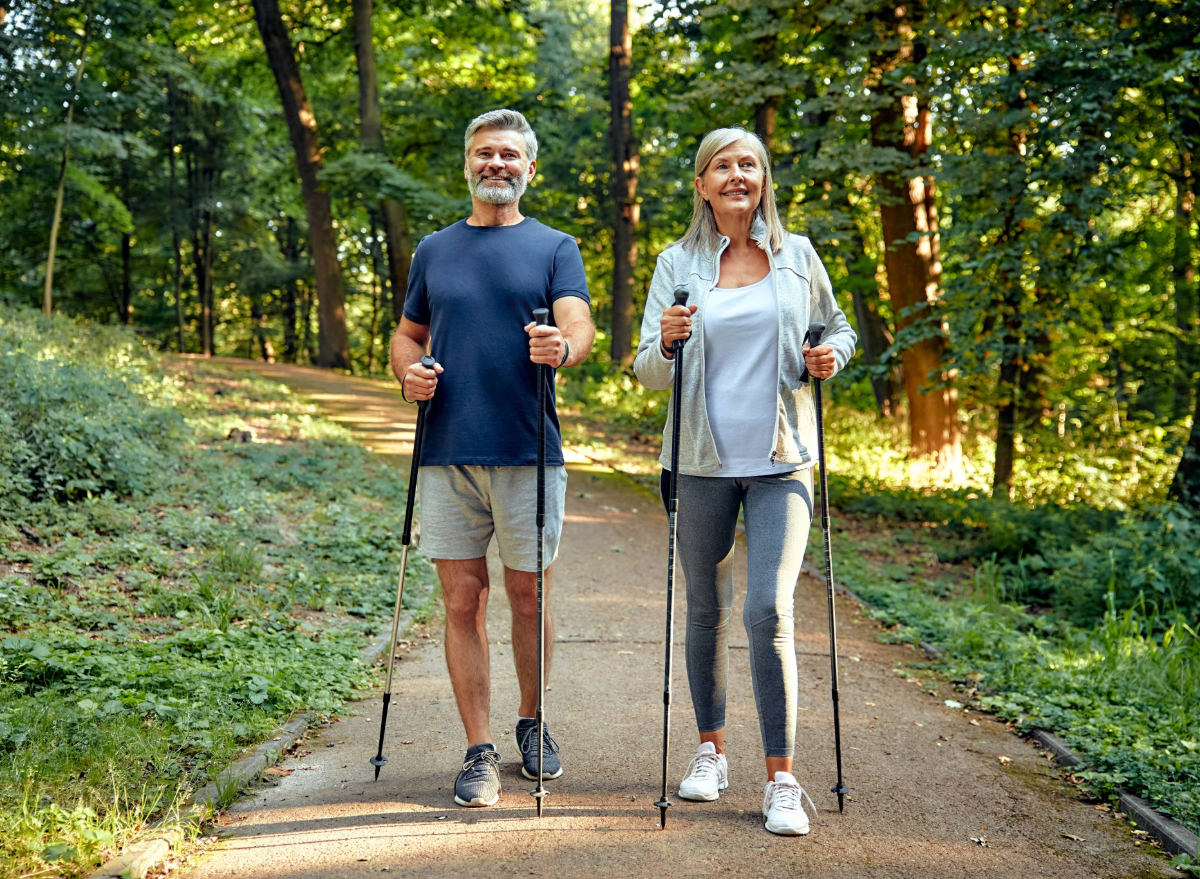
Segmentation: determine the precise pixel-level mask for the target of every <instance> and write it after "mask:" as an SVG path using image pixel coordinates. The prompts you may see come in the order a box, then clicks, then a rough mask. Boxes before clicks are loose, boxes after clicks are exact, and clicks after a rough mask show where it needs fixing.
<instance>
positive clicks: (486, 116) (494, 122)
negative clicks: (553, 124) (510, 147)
mask: <svg viewBox="0 0 1200 879" xmlns="http://www.w3.org/2000/svg"><path fill="white" fill-rule="evenodd" d="M485 128H497V129H499V130H501V131H517V132H520V133H521V134H522V135H524V137H525V157H526V158H527V159H529V161H531V162H533V161H536V160H537V135H536V134H534V133H533V127H532V126H531V125H530V124H529V120H528V119H526V118H525V117H524V116H522V115H521V114H520V113H519V112H517V111H516V110H489V111H488V112H486V113H481V114H480V115H478V116H476V117H475V118H474V119H472V120H471V124H470V125H468V126H467V133H466V136H464V137H463V154H464V155H465V156H466V157H467V158H470V153H471V141H472V140H474V139H475V133H476V132H477V131H482V130H484V129H485Z"/></svg>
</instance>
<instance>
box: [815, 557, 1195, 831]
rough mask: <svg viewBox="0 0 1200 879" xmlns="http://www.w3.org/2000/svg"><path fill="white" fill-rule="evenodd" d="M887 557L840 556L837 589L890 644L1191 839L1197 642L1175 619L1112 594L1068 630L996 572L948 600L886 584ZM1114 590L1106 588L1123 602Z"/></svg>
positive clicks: (936, 587) (931, 587)
mask: <svg viewBox="0 0 1200 879" xmlns="http://www.w3.org/2000/svg"><path fill="white" fill-rule="evenodd" d="M878 548H879V549H885V546H879V547H878ZM885 557H886V552H885V553H884V554H883V555H882V556H878V557H872V556H870V555H864V554H859V555H855V554H848V555H846V556H844V557H842V560H841V561H840V562H839V568H838V579H839V582H841V583H843V584H844V585H846V586H847V587H849V588H851V589H853V590H854V591H855V592H856V593H858V594H859V595H861V596H862V597H863V598H864V599H866V600H867V601H870V602H871V603H872V604H873V605H874V606H875V608H876V610H874V611H873V615H874V616H875V617H876V618H877V619H879V620H880V621H881V622H882V623H884V624H885V625H889V626H893V627H895V628H893V630H892V632H891V637H892V638H896V639H902V640H907V641H912V642H914V643H915V642H916V641H930V642H932V643H935V644H938V645H939V646H941V647H942V648H944V649H945V651H946V658H945V660H944V661H945V664H946V667H945V669H944V670H945V672H946V674H947V676H949V677H950V678H951V679H953V680H957V681H966V682H968V683H969V687H968V690H967V698H968V699H969V700H971V701H974V702H975V703H976V704H977V705H978V706H979V707H981V708H983V709H985V710H989V711H992V712H994V713H996V714H997V715H999V716H1000V717H1002V718H1004V719H1006V720H1012V721H1014V722H1016V723H1017V724H1019V725H1020V726H1021V728H1022V729H1032V728H1035V727H1040V728H1044V729H1049V730H1052V731H1054V732H1057V733H1059V734H1060V735H1062V736H1063V737H1064V738H1065V739H1066V740H1067V741H1068V742H1069V744H1070V745H1071V747H1072V748H1073V749H1074V750H1075V751H1076V752H1077V753H1079V754H1080V755H1081V756H1082V757H1083V759H1084V760H1085V762H1086V763H1087V764H1088V765H1089V766H1090V767H1091V769H1090V770H1088V771H1087V772H1083V773H1079V774H1080V775H1081V776H1082V777H1083V778H1085V779H1086V780H1087V783H1088V784H1089V786H1091V787H1092V789H1093V790H1094V791H1096V792H1097V793H1099V794H1101V795H1108V794H1109V793H1110V792H1111V791H1112V790H1113V788H1114V787H1115V786H1117V785H1121V786H1124V787H1128V788H1131V789H1133V790H1134V791H1136V792H1137V793H1139V794H1140V795H1141V796H1143V797H1145V798H1147V799H1148V800H1149V801H1150V802H1151V803H1153V804H1154V805H1155V807H1156V808H1159V809H1161V810H1163V811H1165V812H1166V813H1168V814H1170V815H1172V816H1173V817H1174V818H1175V819H1176V820H1178V821H1180V822H1181V823H1183V824H1185V825H1186V826H1189V827H1191V828H1192V829H1193V830H1195V829H1200V796H1198V795H1197V792H1198V791H1200V637H1197V633H1196V629H1195V628H1194V627H1192V626H1190V625H1189V624H1188V623H1187V622H1186V621H1185V620H1184V618H1182V617H1164V616H1157V615H1155V614H1154V612H1153V610H1152V609H1148V606H1147V605H1146V604H1145V603H1140V604H1138V605H1137V606H1135V607H1132V608H1129V609H1128V610H1126V611H1124V612H1119V611H1118V610H1117V608H1116V603H1115V596H1114V594H1113V593H1112V592H1110V593H1109V594H1108V596H1107V604H1108V612H1107V614H1106V615H1105V617H1104V619H1103V621H1102V622H1101V623H1100V624H1099V625H1098V626H1096V627H1094V628H1090V629H1087V628H1077V627H1074V626H1071V625H1069V624H1067V623H1059V622H1055V621H1054V620H1053V619H1050V618H1047V617H1045V616H1034V615H1030V614H1028V613H1027V612H1025V610H1024V609H1023V608H1022V607H1021V606H1020V605H1019V604H1015V603H1012V602H1011V600H1010V596H1011V593H1012V588H1013V587H1012V586H1011V584H1007V583H1006V582H1005V578H1004V577H1003V575H1001V574H1000V572H999V569H998V566H995V565H991V566H990V568H989V566H985V567H984V568H983V569H982V571H981V573H980V574H979V575H977V577H976V579H975V582H974V586H973V588H972V589H971V591H970V593H969V594H966V595H960V596H958V597H954V596H951V595H949V594H948V593H947V592H946V591H945V589H944V588H942V587H941V586H940V584H938V583H936V582H930V581H928V580H924V579H922V578H920V577H913V576H911V575H910V573H909V572H905V574H904V575H903V577H902V579H899V580H897V579H894V578H893V577H892V576H889V575H888V572H887V567H886V564H885V563H884V562H882V561H881V560H876V559H877V558H885ZM1122 580H1123V578H1120V577H1118V578H1115V579H1114V580H1113V581H1112V582H1113V586H1114V588H1115V589H1124V590H1126V591H1129V587H1128V586H1127V585H1125V584H1124V583H1123V582H1122Z"/></svg>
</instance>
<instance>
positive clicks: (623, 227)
mask: <svg viewBox="0 0 1200 879" xmlns="http://www.w3.org/2000/svg"><path fill="white" fill-rule="evenodd" d="M632 55H633V38H632V35H631V34H630V31H629V2H628V0H612V8H611V19H610V27H609V53H608V96H609V111H610V121H609V140H610V142H611V144H612V156H613V178H612V199H613V288H612V347H611V349H610V355H611V357H612V362H613V363H616V364H620V365H621V366H623V367H625V366H630V365H632V363H633V272H634V268H635V267H636V265H637V257H638V242H637V229H638V221H639V219H640V213H641V207H640V206H639V205H638V201H637V186H638V172H639V171H640V169H641V151H640V150H639V148H638V143H637V141H636V140H634V136H633V101H632V100H630V97H629V63H630V60H631V58H632Z"/></svg>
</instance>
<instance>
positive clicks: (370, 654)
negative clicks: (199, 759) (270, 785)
mask: <svg viewBox="0 0 1200 879" xmlns="http://www.w3.org/2000/svg"><path fill="white" fill-rule="evenodd" d="M412 624H413V616H412V614H411V613H405V614H402V615H401V617H400V631H402V632H404V631H407V630H408V628H410V627H411V626H412ZM391 637H392V635H391V630H390V629H389V630H387V631H386V632H385V633H384V634H382V635H380V636H378V637H376V638H375V640H374V641H372V642H371V643H370V644H368V645H367V646H366V647H364V648H363V651H362V662H363V663H364V664H365V665H366V666H368V667H370V666H372V665H374V664H375V663H376V662H377V661H378V660H379V658H380V657H381V656H383V655H385V654H386V653H387V646H388V642H389V641H391ZM308 720H309V714H308V712H307V711H305V712H304V713H303V714H298V715H297V716H296V717H294V718H293V719H292V720H290V721H288V722H287V723H286V724H284V725H283V727H281V728H280V729H279V731H278V732H277V733H276V734H275V735H274V736H273V737H272V738H270V739H268V740H267V741H265V742H262V743H261V744H259V745H256V746H255V747H254V748H253V749H252V750H251V751H250V752H249V753H248V754H246V755H245V756H243V757H240V758H238V759H237V760H235V761H234V762H233V763H231V764H229V766H227V767H226V768H225V769H224V770H223V771H222V772H221V773H220V774H219V775H218V776H217V780H216V781H215V782H209V783H208V784H206V785H205V786H204V787H202V788H200V790H198V791H196V792H195V793H194V794H192V796H191V797H190V798H189V799H188V800H187V802H186V803H185V804H184V811H183V813H182V815H181V816H180V818H181V819H182V820H186V819H188V818H192V817H196V818H199V817H202V816H204V815H205V814H207V813H209V812H215V811H217V809H218V798H219V790H220V788H221V787H228V786H230V785H235V786H236V789H237V790H238V791H240V790H241V789H242V788H243V787H244V786H245V785H246V784H247V783H248V782H250V781H252V780H253V779H255V778H256V777H258V775H259V774H260V773H261V772H262V771H263V770H264V769H267V768H268V767H271V766H274V765H275V764H276V763H277V762H279V758H280V757H281V756H282V755H283V754H284V753H285V752H286V751H287V750H288V748H290V747H291V746H292V745H294V744H295V743H296V740H297V739H299V738H301V737H302V736H303V735H304V732H305V730H306V729H307V728H308ZM155 829H158V830H161V829H162V828H161V826H159V827H156V828H155ZM171 844H172V837H171V836H170V835H167V834H165V833H164V835H162V836H155V837H152V838H150V839H143V840H139V841H138V842H135V843H133V844H132V845H130V846H129V847H128V848H126V849H125V850H124V851H122V852H121V853H120V854H118V855H117V856H116V857H114V858H112V859H111V860H109V861H106V862H105V863H104V864H102V865H101V866H100V867H99V868H98V869H96V870H95V871H93V872H92V873H90V874H89V876H88V879H117V877H121V879H123V877H125V876H129V877H130V879H145V877H146V874H147V873H149V872H150V871H151V870H153V869H154V868H155V867H157V866H158V865H159V864H160V863H162V862H163V861H164V860H166V858H167V855H169V854H170V853H171Z"/></svg>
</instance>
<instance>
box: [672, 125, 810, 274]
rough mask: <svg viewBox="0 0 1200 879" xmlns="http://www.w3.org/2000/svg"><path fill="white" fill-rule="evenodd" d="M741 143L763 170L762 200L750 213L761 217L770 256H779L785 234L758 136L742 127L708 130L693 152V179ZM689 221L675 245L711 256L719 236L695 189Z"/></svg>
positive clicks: (705, 203) (707, 207)
mask: <svg viewBox="0 0 1200 879" xmlns="http://www.w3.org/2000/svg"><path fill="white" fill-rule="evenodd" d="M739 142H742V143H745V144H746V146H748V147H750V149H751V150H753V152H754V155H755V157H756V158H757V159H758V161H759V163H760V164H761V165H762V168H763V189H762V199H761V200H760V201H759V203H758V207H757V208H755V209H754V213H755V214H756V215H757V216H759V217H762V220H763V222H764V223H766V225H767V240H766V241H764V242H763V245H764V246H765V247H766V248H769V249H770V251H771V253H779V250H780V248H782V247H783V242H784V239H785V238H786V237H787V232H786V231H785V230H784V228H783V223H781V222H780V221H779V211H778V210H777V209H776V208H775V185H774V183H773V182H772V180H771V157H770V156H768V155H767V148H766V147H765V146H763V142H762V141H761V140H759V139H758V135H756V134H754V133H753V132H751V131H746V129H744V128H718V129H716V130H715V131H710V132H709V133H708V134H706V135H705V136H704V140H702V141H700V149H699V150H697V151H696V176H697V177H703V176H704V172H705V171H707V170H708V166H709V163H710V162H712V160H713V157H714V156H716V154H717V153H719V152H721V151H722V150H724V149H726V148H728V147H730V146H733V145H734V144H735V143H739ZM692 199H693V201H692V222H691V224H690V225H689V226H688V230H687V233H686V234H685V235H684V236H683V237H682V238H680V239H679V240H678V241H677V242H676V244H678V245H679V246H680V247H682V248H683V249H684V250H687V251H691V252H693V253H694V252H697V251H700V252H707V253H713V252H715V251H716V250H717V248H718V247H720V246H721V233H720V231H719V230H718V229H717V218H716V217H715V216H714V215H713V209H712V205H711V204H709V203H708V201H707V200H706V199H705V198H704V196H702V195H701V194H700V190H699V189H694V191H693V193H692Z"/></svg>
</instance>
